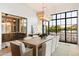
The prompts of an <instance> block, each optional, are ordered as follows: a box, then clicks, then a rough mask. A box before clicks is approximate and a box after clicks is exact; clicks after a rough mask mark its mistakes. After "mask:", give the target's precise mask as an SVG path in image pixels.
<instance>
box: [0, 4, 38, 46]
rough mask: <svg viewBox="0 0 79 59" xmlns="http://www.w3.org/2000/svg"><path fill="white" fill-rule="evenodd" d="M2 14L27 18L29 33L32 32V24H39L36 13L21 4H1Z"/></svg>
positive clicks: (0, 10)
mask: <svg viewBox="0 0 79 59" xmlns="http://www.w3.org/2000/svg"><path fill="white" fill-rule="evenodd" d="M0 12H4V13H9V14H13V15H17V16H24V17H26V18H27V21H28V23H27V25H28V26H27V33H30V32H31V24H32V25H36V24H37V17H36V12H35V11H34V10H32V9H31V8H30V7H28V6H27V5H26V4H20V3H0ZM0 46H1V19H0Z"/></svg>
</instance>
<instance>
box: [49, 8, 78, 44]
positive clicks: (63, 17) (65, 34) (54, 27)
mask: <svg viewBox="0 0 79 59" xmlns="http://www.w3.org/2000/svg"><path fill="white" fill-rule="evenodd" d="M77 20H78V11H77V10H74V11H68V12H63V13H57V14H53V15H52V20H51V21H50V26H49V31H50V34H51V35H57V36H60V41H62V42H67V43H74V44H77V40H78V33H77V32H78V31H77V30H78V29H77V27H78V26H77V25H78V23H77Z"/></svg>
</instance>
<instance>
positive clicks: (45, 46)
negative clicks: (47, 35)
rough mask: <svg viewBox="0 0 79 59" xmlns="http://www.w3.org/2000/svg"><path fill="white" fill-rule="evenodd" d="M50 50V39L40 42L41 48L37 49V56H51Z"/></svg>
mask: <svg viewBox="0 0 79 59" xmlns="http://www.w3.org/2000/svg"><path fill="white" fill-rule="evenodd" d="M51 52H52V39H50V40H48V41H46V42H44V43H42V48H41V49H40V50H39V52H38V55H39V56H51V54H52V53H51Z"/></svg>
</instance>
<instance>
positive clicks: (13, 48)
mask: <svg viewBox="0 0 79 59" xmlns="http://www.w3.org/2000/svg"><path fill="white" fill-rule="evenodd" d="M10 45H11V52H12V56H21V52H20V46H19V44H16V43H14V42H11V43H10Z"/></svg>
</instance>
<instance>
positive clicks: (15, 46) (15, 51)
mask: <svg viewBox="0 0 79 59" xmlns="http://www.w3.org/2000/svg"><path fill="white" fill-rule="evenodd" d="M10 45H11V52H12V56H30V55H32V49H30V48H28V47H27V48H25V45H24V43H22V42H13V41H12V42H11V43H10ZM30 53H31V54H30Z"/></svg>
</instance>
